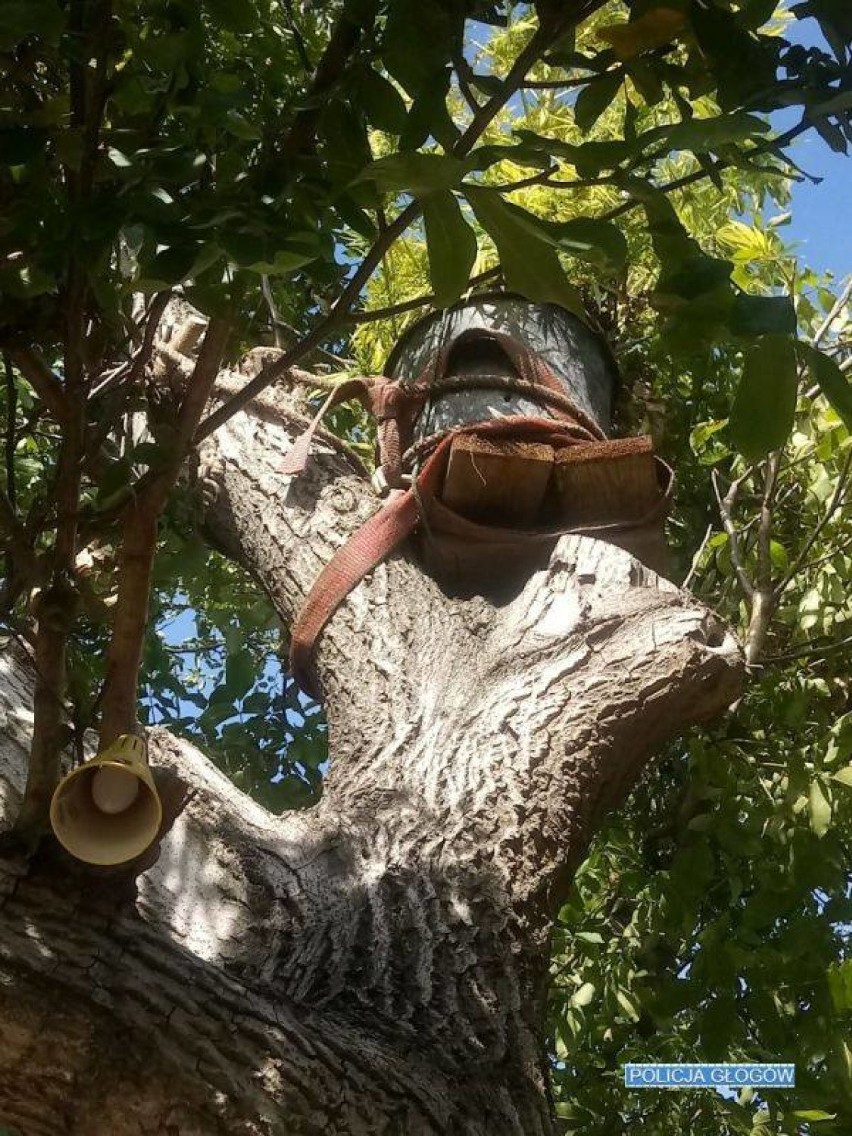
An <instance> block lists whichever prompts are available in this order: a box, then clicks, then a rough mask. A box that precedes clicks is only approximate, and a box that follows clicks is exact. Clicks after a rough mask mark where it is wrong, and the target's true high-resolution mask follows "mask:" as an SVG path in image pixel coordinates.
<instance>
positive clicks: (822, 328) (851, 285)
mask: <svg viewBox="0 0 852 1136" xmlns="http://www.w3.org/2000/svg"><path fill="white" fill-rule="evenodd" d="M850 296H852V276H850V277H849V279H848V280H847V281H846V287H845V288H844V289H843V291H842V292H841V293H840V295H839V296H838V298H837V301H836V303H835V304H834V307H833V308H832V309H831V311H830V312H829V313H828V315H827V316H826V317H825V319H824V320H823V321H822V323H821V324H820V325H819V328H818V329H817V333H816V335H815V336H814V337H813V339H812V340H811V347H819V345H820V343H821V341H822V340H823V339H824V338H825V336H826V335H827V334H828V332H829V331H830V330H831V325H832V324H833V323H834V321H835V320H836V319H837V317H838V316H839V315H840V313H841V312H842V311H843V309H844V308H845V307H846V302H847V300H848V299H849V297H850Z"/></svg>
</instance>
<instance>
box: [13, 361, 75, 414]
mask: <svg viewBox="0 0 852 1136" xmlns="http://www.w3.org/2000/svg"><path fill="white" fill-rule="evenodd" d="M10 355H11V356H12V359H13V361H14V363H15V365H16V366H17V368H18V370H19V371H20V372H21V374H22V375H23V376H24V378H25V379H26V380H27V382H28V383H29V384H30V386H31V387H32V388H33V390H34V391H35V392H36V394H37V395H38V397H39V398H40V399H41V401H42V402H43V403H44V405H45V406H46V407H47V409H48V410H49V411H50V413H51V414H52V415H53V417H54V418H55V419H56V421H57V422H59V423H62V422H64V421H65V418H66V416H67V412H68V399H67V397H66V394H65V391H64V390H63V387H62V383H61V382H60V381H59V379H58V377H57V376H56V375H55V374H54V373H53V371H52V370H51V369H50V367H48V365H47V363H46V362H45V360H44V359H43V358H42V356H41V355H39V354H38V352H36V351H33V350H32V348H30V347H13V348H12V349H11V351H10Z"/></svg>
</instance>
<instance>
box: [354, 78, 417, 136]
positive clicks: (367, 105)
mask: <svg viewBox="0 0 852 1136" xmlns="http://www.w3.org/2000/svg"><path fill="white" fill-rule="evenodd" d="M358 98H359V99H360V100H361V106H362V107H363V108H364V113H365V114H366V116H367V121H368V122H371V123H372V124H373V126H376V127H378V129H379V130H384V131H385V132H386V133H388V134H402V132H403V130H404V129H405V119H406V115H407V113H408V111H407V109H406V106H405V102H404V101H403V98H402V95H401V94H400V93H399V91H398V90H397V89H396V87H395V86H394V85H393V83H391V82H390V81H389V80H388V79H386V78H385V77H384V76H383V75H380V74H379V73H378V71H374V70H373V69H372V68H371V67H370V68H365V69H364V71H363V72H361V73H360V74H359V76H358Z"/></svg>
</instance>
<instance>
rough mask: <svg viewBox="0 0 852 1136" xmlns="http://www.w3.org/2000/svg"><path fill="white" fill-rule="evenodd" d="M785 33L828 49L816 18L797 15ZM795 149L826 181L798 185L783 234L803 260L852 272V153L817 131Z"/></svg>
mask: <svg viewBox="0 0 852 1136" xmlns="http://www.w3.org/2000/svg"><path fill="white" fill-rule="evenodd" d="M785 35H786V37H787V38H788V39H790V40H792V41H793V42H795V43H801V44H804V45H805V46H812V45H816V46H818V47H821V48H823V49H824V50H826V51H827V50H828V48H827V47H826V44H825V41H824V40H823V38H822V34H821V33H820V29H819V25H818V24H817V22H816V20H813V19H808V20H793V21H791V22H790V24H789V25H788V27H787V29H786V31H785ZM798 117H799V116H798V114H793V115H791V116H784V117H783V118H782V116H780V115H779V116H774V118H773V122H775V123H777V124H778V125H779V129H782V130H783V129H785V128H786V127H787V126H791V125H793V123H794V122H795V121H797V119H798ZM790 154H791V156H792V157H793V160H794V161H795V162H796V163H797V164H798V165H800V166H801V167H802V168H803V169H804V170H806V171H807V172H808V173H809V174H813V175H814V176H815V177H821V178H823V181H822V182H821V184H820V185H812V184H810V182H800V183H797V184H795V185H794V187H793V200H792V203H791V206H790V208H791V210H792V213H793V217H792V221H791V223H790V225H788V226H787V227H786V228H784V229H782V230H781V234H780V235H782V236H783V239H784V241H785V242H796V244H797V252H798V255H799V259H800V261H801V262H802V263H803V264H806V265H807V266H808V267H810V268H813V269H816V270H817V271H822V272H826V271H830V272H833V273H834V274H835V276H837V277H845V276H848V275H849V274H850V273H851V272H852V224H850V221H849V214H850V212H852V155H846V154H835V153H834V152H833V151H832V150H831V149H830V148H829V147H828V145H827V144H826V143H825V142H823V140H822V138H820V136H819V135H818V134H817V132H816V131H815V130H811V131H808V132H807V134H803V135H802V136H801V137H800V138H798V139H797V140H796V142H795V143H794V145H793V147H792V148H791V150H790Z"/></svg>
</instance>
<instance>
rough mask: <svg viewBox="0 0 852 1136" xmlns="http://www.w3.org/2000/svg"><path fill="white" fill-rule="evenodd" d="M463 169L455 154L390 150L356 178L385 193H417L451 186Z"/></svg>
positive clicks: (460, 176)
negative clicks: (390, 151) (373, 185)
mask: <svg viewBox="0 0 852 1136" xmlns="http://www.w3.org/2000/svg"><path fill="white" fill-rule="evenodd" d="M464 172H465V167H464V164H463V163H462V162H460V161H459V160H458V158H448V157H445V156H444V155H442V154H419V153H414V154H389V155H388V156H387V157H386V158H379V159H378V160H377V161H375V162H371V164H370V165H369V166H367V168H366V169H365V170H363V171H362V173H360V174H359V175H358V177H357V178H356V179H355V180H356V181H372V182H375V184H376V185H377V186H378V188H379V189H381V190H383V191H384V192H385V193H400V192H403V191H406V190H407V191H408V192H409V193H414V194H417V195H420V194H426V193H433V192H435V191H437V190H441V189H452V188H453V187H454V186H457V185H458V184H459V182H460V181H461V179H462V177H463V175H464Z"/></svg>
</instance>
